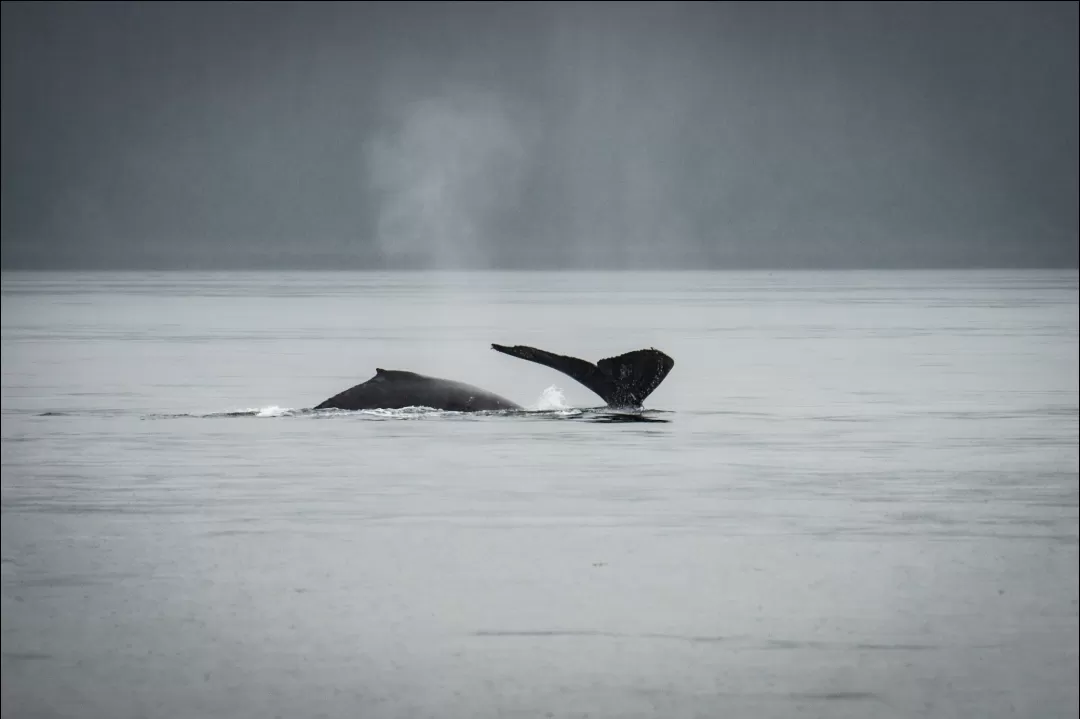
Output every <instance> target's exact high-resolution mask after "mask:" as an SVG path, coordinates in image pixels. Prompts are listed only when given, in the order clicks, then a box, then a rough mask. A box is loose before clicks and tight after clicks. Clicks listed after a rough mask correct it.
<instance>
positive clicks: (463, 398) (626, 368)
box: [315, 344, 675, 412]
mask: <svg viewBox="0 0 1080 719" xmlns="http://www.w3.org/2000/svg"><path fill="white" fill-rule="evenodd" d="M491 348H492V349H494V350H496V351H498V352H502V353H503V354H507V355H510V356H511V357H518V358H520V359H523V360H528V361H530V362H536V363H537V364H542V365H544V366H546V367H551V368H552V369H555V370H558V371H559V372H562V373H563V374H565V375H567V376H569V377H572V378H573V379H575V380H577V381H578V382H580V383H581V384H583V385H585V386H586V387H588V388H589V389H590V390H592V391H593V392H595V393H596V394H597V395H599V396H600V398H601V399H603V400H604V402H606V403H607V406H609V407H617V408H636V407H641V405H642V402H644V401H645V398H646V397H648V396H649V395H650V394H652V392H653V390H655V389H656V388H657V387H659V386H660V383H661V382H663V381H664V378H665V377H667V375H668V373H669V372H670V371H671V368H672V367H674V366H675V361H674V360H673V359H671V358H670V357H668V356H667V355H666V354H664V353H663V352H661V351H660V350H657V349H651V348H650V349H643V350H634V351H633V352H627V353H626V354H621V355H619V356H617V357H609V358H607V359H602V360H600V361H599V362H597V363H595V364H593V363H592V362H588V361H586V360H583V359H578V358H577V357H569V356H566V355H557V354H554V353H553V352H547V351H545V350H541V349H536V348H535V347H526V346H524V345H515V346H513V347H507V346H504V345H494V344H493V345H492V346H491ZM403 407H432V408H434V409H442V410H449V411H456V412H479V411H485V410H487V411H490V410H512V409H522V407H521V405H519V404H517V403H516V402H513V401H511V400H508V399H506V398H505V397H500V396H499V395H497V394H494V393H492V392H488V391H487V390H484V389H481V388H479V387H474V386H473V385H470V384H465V383H464V382H456V381H454V380H448V379H441V378H439V377H428V376H426V375H422V374H417V373H415V372H406V371H403V370H386V369H381V368H379V369H376V370H375V376H374V377H372V378H371V379H369V380H368V381H367V382H364V383H363V384H358V385H356V386H355V387H350V388H349V389H347V390H345V391H344V392H341V393H339V394H336V395H334V396H333V397H331V398H330V399H328V400H326V401H324V402H322V403H320V404H319V405H318V406H316V407H315V409H346V410H360V409H401V408H403Z"/></svg>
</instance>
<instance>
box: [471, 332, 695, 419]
mask: <svg viewBox="0 0 1080 719" xmlns="http://www.w3.org/2000/svg"><path fill="white" fill-rule="evenodd" d="M491 348H492V349H493V350H496V351H498V352H502V353H503V354H508V355H510V356H511V357H517V358H519V359H523V360H528V361H529V362H536V363H537V364H542V365H544V366H545V367H551V368H552V369H554V370H558V371H559V372H562V373H563V374H565V375H567V376H569V377H572V378H574V379H575V380H577V381H578V382H580V383H581V384H583V385H585V386H586V387H588V388H589V389H590V390H592V391H593V392H595V393H596V394H598V395H600V397H601V398H602V399H603V400H604V401H605V402H607V403H608V406H609V407H640V406H641V404H642V403H643V402H644V401H645V398H646V397H648V396H649V395H650V394H652V393H653V390H655V389H656V388H657V387H659V386H660V383H661V382H663V381H664V378H665V377H667V375H668V372H670V371H671V368H672V367H674V366H675V360H673V359H671V358H670V357H668V356H667V355H666V354H664V353H663V352H661V351H660V350H658V349H652V348H650V349H643V350H634V351H633V352H627V353H626V354H621V355H619V356H617V357H608V358H607V359H602V360H600V361H599V362H597V363H596V364H593V363H592V362H587V361H585V360H583V359H578V358H577V357H567V356H565V355H557V354H555V353H553V352H547V351H545V350H541V349H536V348H535V347H526V346H524V345H515V346H513V347H506V346H504V345H496V344H493V345H491Z"/></svg>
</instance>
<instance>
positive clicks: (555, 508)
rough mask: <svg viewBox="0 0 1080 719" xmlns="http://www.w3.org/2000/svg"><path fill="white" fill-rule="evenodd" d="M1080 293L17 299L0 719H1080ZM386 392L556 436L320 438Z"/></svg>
mask: <svg viewBox="0 0 1080 719" xmlns="http://www.w3.org/2000/svg"><path fill="white" fill-rule="evenodd" d="M1077 297H1078V278H1077V273H1076V271H1064V272H1003V271H1002V272H997V271H995V272H989V271H988V272H880V273H878V272H842V273H815V272H791V273H769V272H758V273H750V272H748V273H640V274H631V273H621V274H587V273H563V274H557V273H551V274H543V273H535V274H534V273H505V274H503V273H486V274H484V273H480V274H422V273H412V274H410V273H401V274H392V273H391V274H352V273H337V274H335V273H324V274H317V273H293V274H290V273H262V274H259V273H249V274H227V273H221V274H213V273H207V274H195V273H161V274H147V273H142V274H136V273H132V274H122V273H116V274H108V273H94V274H78V273H68V274H22V273H5V274H4V275H3V305H2V307H3V595H2V598H3V715H4V716H5V717H20V718H21V717H81V718H85V717H108V718H110V719H125V718H127V717H155V718H156V717H168V718H172V717H178V718H179V717H184V718H187V717H191V718H202V717H222V718H226V717H228V718H231V717H244V718H247V717H251V718H260V719H261V718H263V717H274V716H281V717H364V718H368V717H371V718H379V717H413V716H435V717H454V718H456V717H494V716H522V717H545V716H546V717H579V716H590V717H665V718H668V717H670V718H675V717H692V716H693V717H697V716H701V717H754V718H758V717H761V718H766V719H767V718H770V717H793V716H798V717H818V716H820V717H965V718H967V717H979V718H982V719H988V718H993V717H1040V718H1049V717H1075V716H1076V714H1077V709H1078V689H1077V668H1078V659H1077V639H1078V629H1077V627H1078V621H1077V595H1078V590H1077V538H1078V529H1077V522H1078V520H1077V505H1078V490H1077V471H1078V451H1077V439H1078V381H1077V365H1078V359H1077V358H1078V336H1077V335H1078V332H1077V322H1078V311H1077ZM492 342H499V343H506V344H518V343H520V344H530V345H534V346H539V347H543V348H545V349H549V350H552V351H555V352H560V353H567V354H574V355H577V356H581V357H585V358H588V359H593V360H595V359H599V358H601V357H605V356H610V355H613V354H617V353H620V352H623V351H627V350H631V349H636V348H639V347H649V346H655V347H658V348H660V349H663V350H664V351H666V352H667V353H669V354H670V355H671V356H673V357H674V358H675V361H676V364H675V368H674V370H673V371H672V373H671V375H670V376H669V377H668V379H667V381H666V382H665V383H664V384H663V385H661V387H660V388H659V389H658V390H657V391H656V393H655V394H654V395H653V396H652V397H650V398H649V400H648V402H647V406H648V408H649V409H650V411H649V413H647V415H646V417H647V418H649V419H653V420H657V421H653V422H611V421H603V420H605V419H607V416H606V415H605V414H604V413H602V412H595V411H583V408H590V407H595V406H596V405H597V404H598V400H597V398H596V397H594V396H592V395H590V393H589V392H588V390H586V389H585V388H583V387H581V386H578V385H576V384H574V383H573V381H572V380H570V379H569V378H566V377H564V376H562V375H559V374H558V373H556V372H554V371H553V370H550V369H547V368H544V367H540V366H537V365H533V364H530V363H526V362H522V361H520V360H516V359H513V358H510V357H506V356H504V355H500V354H498V353H495V352H492V351H491V350H490V349H489V348H488V347H489V345H490V343H492ZM376 367H384V368H387V369H409V370H414V371H418V372H423V373H426V374H433V375H437V376H445V377H450V378H454V379H459V380H463V381H466V382H470V383H473V384H478V385H480V386H482V387H485V388H486V389H489V390H492V391H494V392H497V393H499V394H501V395H504V396H507V397H509V398H511V399H514V400H516V401H518V402H520V403H522V404H525V405H527V406H529V407H532V408H533V409H535V410H536V411H533V412H526V413H517V414H510V415H498V414H494V415H480V416H476V415H473V416H469V415H448V414H445V413H439V412H429V411H424V410H411V411H399V412H368V413H349V412H320V413H312V412H304V411H303V410H304V409H305V408H310V407H312V406H314V405H315V404H317V403H318V402H320V401H321V400H323V399H325V398H327V397H329V396H330V395H332V394H335V393H336V392H338V391H340V390H342V389H344V388H346V387H348V386H350V385H352V384H356V383H358V382H361V381H364V380H366V379H368V378H369V377H370V376H371V375H372V374H373V373H374V370H375V368H376Z"/></svg>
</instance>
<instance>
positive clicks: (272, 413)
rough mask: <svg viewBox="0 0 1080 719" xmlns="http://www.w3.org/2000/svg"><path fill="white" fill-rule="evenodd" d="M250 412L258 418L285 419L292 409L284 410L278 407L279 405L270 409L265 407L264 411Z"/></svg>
mask: <svg viewBox="0 0 1080 719" xmlns="http://www.w3.org/2000/svg"><path fill="white" fill-rule="evenodd" d="M250 411H254V412H255V416H256V417H284V416H285V415H286V414H288V413H289V412H291V411H292V410H290V409H282V408H281V407H278V406H277V405H271V406H269V407H263V408H262V409H259V410H250Z"/></svg>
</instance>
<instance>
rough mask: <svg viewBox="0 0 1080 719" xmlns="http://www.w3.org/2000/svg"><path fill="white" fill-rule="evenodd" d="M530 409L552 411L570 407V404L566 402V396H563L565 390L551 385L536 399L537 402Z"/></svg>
mask: <svg viewBox="0 0 1080 719" xmlns="http://www.w3.org/2000/svg"><path fill="white" fill-rule="evenodd" d="M530 409H533V410H537V411H540V412H551V411H554V410H560V409H570V405H568V404H567V403H566V397H564V396H563V391H562V390H561V389H559V388H558V387H556V386H555V385H551V386H550V387H548V388H547V389H545V390H544V391H543V393H542V394H541V395H540V398H539V399H538V400H536V403H535V404H534V405H533V406H532V407H530Z"/></svg>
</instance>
